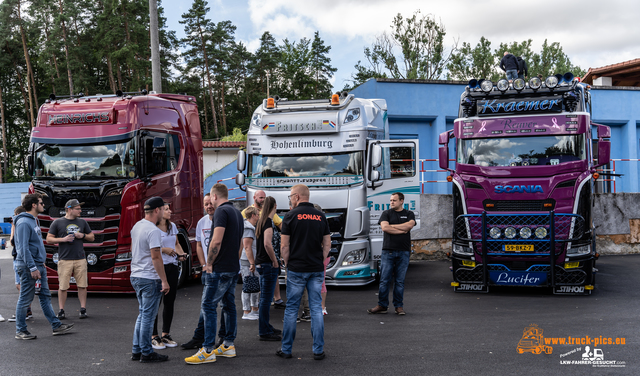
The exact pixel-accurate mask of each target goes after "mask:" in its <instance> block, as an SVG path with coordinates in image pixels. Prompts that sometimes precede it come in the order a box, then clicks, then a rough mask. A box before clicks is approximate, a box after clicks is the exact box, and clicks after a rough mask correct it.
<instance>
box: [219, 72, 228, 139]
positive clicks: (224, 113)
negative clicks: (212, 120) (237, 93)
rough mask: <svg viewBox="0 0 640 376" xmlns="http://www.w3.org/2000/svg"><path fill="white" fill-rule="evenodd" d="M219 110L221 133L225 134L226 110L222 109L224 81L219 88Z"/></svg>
mask: <svg viewBox="0 0 640 376" xmlns="http://www.w3.org/2000/svg"><path fill="white" fill-rule="evenodd" d="M220 111H221V112H222V134H223V135H224V136H226V135H227V112H226V111H225V110H224V81H222V89H221V90H220Z"/></svg>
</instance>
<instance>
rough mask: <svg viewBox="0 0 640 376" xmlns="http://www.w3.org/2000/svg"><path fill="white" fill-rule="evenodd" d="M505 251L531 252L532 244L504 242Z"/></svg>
mask: <svg viewBox="0 0 640 376" xmlns="http://www.w3.org/2000/svg"><path fill="white" fill-rule="evenodd" d="M504 250H505V252H533V244H505V246H504Z"/></svg>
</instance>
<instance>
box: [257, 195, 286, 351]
mask: <svg viewBox="0 0 640 376" xmlns="http://www.w3.org/2000/svg"><path fill="white" fill-rule="evenodd" d="M276 209H277V206H276V200H275V199H274V198H273V197H271V196H267V197H266V198H265V200H264V203H263V204H262V211H261V212H260V218H259V219H258V223H256V239H257V244H256V260H255V261H256V269H257V270H258V273H259V274H260V303H259V306H258V328H259V330H258V334H260V340H261V341H281V340H282V337H280V336H279V334H280V333H281V331H280V330H278V329H275V328H274V327H273V326H272V325H271V324H270V323H269V310H270V308H271V299H273V292H274V291H275V288H276V283H278V270H279V269H280V262H279V261H278V258H277V257H276V254H275V252H274V251H273V245H272V243H271V238H272V237H273V227H272V223H273V221H272V220H271V218H273V216H274V214H276Z"/></svg>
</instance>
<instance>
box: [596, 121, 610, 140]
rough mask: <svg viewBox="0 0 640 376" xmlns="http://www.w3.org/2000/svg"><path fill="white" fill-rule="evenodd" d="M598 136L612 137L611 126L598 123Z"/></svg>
mask: <svg viewBox="0 0 640 376" xmlns="http://www.w3.org/2000/svg"><path fill="white" fill-rule="evenodd" d="M598 138H600V139H602V138H611V128H609V127H607V126H606V125H600V124H598Z"/></svg>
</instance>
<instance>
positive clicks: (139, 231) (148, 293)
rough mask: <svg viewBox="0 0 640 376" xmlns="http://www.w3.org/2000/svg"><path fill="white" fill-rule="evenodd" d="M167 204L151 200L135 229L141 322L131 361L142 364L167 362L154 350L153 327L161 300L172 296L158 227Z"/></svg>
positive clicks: (133, 273)
mask: <svg viewBox="0 0 640 376" xmlns="http://www.w3.org/2000/svg"><path fill="white" fill-rule="evenodd" d="M164 205H165V203H164V200H163V199H162V198H160V197H151V198H150V199H148V200H147V201H146V202H145V203H144V219H141V220H140V221H138V222H137V223H136V224H135V225H134V226H133V228H132V229H131V277H130V278H131V286H133V288H134V289H135V290H136V297H137V298H138V310H139V312H140V313H139V314H138V319H137V320H136V326H135V329H134V331H133V347H132V350H131V360H139V361H140V362H141V363H152V362H165V361H167V360H169V357H168V356H167V355H162V354H158V353H156V352H154V351H153V347H152V346H151V334H152V332H153V324H154V322H155V319H156V315H157V313H158V306H159V305H160V297H161V296H162V294H163V293H164V294H166V293H168V292H169V283H168V282H167V277H166V275H165V273H164V265H163V263H162V252H161V250H162V248H161V247H162V238H161V232H160V229H159V228H158V226H157V225H158V223H160V219H162V215H163V213H164Z"/></svg>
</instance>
